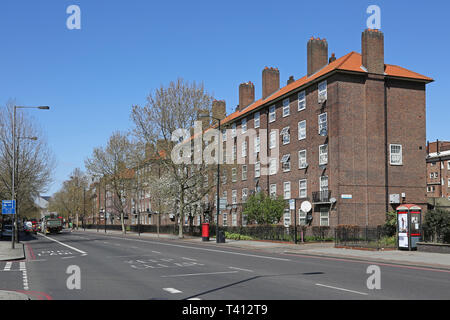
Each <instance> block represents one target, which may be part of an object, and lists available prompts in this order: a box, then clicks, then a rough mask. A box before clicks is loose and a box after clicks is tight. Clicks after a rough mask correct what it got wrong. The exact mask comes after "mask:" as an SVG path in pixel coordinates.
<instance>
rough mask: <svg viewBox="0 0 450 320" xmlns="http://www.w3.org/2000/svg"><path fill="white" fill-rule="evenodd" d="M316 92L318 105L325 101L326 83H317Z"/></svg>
mask: <svg viewBox="0 0 450 320" xmlns="http://www.w3.org/2000/svg"><path fill="white" fill-rule="evenodd" d="M317 92H318V101H319V103H323V102H324V101H326V100H327V95H328V94H327V81H326V80H325V81H322V82H320V83H319V88H318V90H317Z"/></svg>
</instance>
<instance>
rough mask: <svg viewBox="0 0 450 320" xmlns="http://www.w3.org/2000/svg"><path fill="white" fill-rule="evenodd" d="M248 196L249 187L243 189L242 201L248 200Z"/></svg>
mask: <svg viewBox="0 0 450 320" xmlns="http://www.w3.org/2000/svg"><path fill="white" fill-rule="evenodd" d="M247 198H248V188H244V189H242V202H246V201H247Z"/></svg>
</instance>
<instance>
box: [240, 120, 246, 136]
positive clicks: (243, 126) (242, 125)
mask: <svg viewBox="0 0 450 320" xmlns="http://www.w3.org/2000/svg"><path fill="white" fill-rule="evenodd" d="M241 129H242V133H246V132H247V118H244V119H242V120H241Z"/></svg>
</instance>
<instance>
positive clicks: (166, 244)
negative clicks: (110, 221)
mask: <svg viewBox="0 0 450 320" xmlns="http://www.w3.org/2000/svg"><path fill="white" fill-rule="evenodd" d="M111 238H115V239H121V240H128V241H139V242H145V243H152V244H158V245H163V246H172V247H179V248H187V249H191V250H203V251H211V252H220V253H228V254H234V255H239V256H247V257H253V258H261V259H270V260H278V261H292V260H291V259H285V258H275V257H269V256H260V255H255V254H248V253H241V252H231V251H224V250H216V249H208V248H198V247H192V246H183V245H181V244H172V243H163V242H156V241H147V240H139V239H128V238H120V237H114V236H111ZM152 252H154V253H160V252H157V251H152Z"/></svg>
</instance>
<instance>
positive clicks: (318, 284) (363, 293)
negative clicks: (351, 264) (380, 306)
mask: <svg viewBox="0 0 450 320" xmlns="http://www.w3.org/2000/svg"><path fill="white" fill-rule="evenodd" d="M316 286H321V287H326V288H330V289H336V290H341V291H347V292H352V293H356V294H361V295H364V296H367V295H368V294H367V293H365V292H359V291H354V290H348V289H344V288H338V287H332V286H327V285H324V284H320V283H316Z"/></svg>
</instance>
